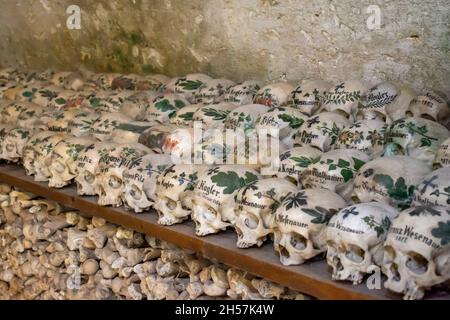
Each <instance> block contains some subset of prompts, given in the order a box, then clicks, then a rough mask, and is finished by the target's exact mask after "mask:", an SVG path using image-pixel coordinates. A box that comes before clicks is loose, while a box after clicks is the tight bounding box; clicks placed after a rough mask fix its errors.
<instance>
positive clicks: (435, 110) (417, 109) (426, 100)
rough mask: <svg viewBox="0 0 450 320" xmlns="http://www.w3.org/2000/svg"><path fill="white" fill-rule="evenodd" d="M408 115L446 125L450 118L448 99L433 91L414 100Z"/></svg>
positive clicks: (407, 112)
mask: <svg viewBox="0 0 450 320" xmlns="http://www.w3.org/2000/svg"><path fill="white" fill-rule="evenodd" d="M406 115H407V116H413V117H417V118H425V119H429V120H431V121H436V122H439V123H440V124H443V125H445V124H447V123H448V120H449V117H450V107H449V106H448V105H447V101H446V97H445V98H444V97H443V96H440V95H439V94H438V93H436V92H432V91H431V92H427V93H425V94H424V95H422V96H418V97H416V98H415V99H413V100H412V101H411V104H410V105H409V109H408V111H406Z"/></svg>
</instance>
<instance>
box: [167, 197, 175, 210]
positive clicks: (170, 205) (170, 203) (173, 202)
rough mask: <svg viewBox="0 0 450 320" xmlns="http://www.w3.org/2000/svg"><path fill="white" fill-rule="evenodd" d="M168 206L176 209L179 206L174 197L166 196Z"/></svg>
mask: <svg viewBox="0 0 450 320" xmlns="http://www.w3.org/2000/svg"><path fill="white" fill-rule="evenodd" d="M166 206H167V208H169V210H175V209H176V208H177V202H176V201H173V200H172V199H169V198H166Z"/></svg>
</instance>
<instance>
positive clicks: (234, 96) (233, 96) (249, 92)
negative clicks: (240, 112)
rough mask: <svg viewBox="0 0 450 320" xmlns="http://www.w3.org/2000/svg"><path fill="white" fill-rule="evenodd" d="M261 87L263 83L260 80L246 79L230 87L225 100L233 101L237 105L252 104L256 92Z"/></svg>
mask: <svg viewBox="0 0 450 320" xmlns="http://www.w3.org/2000/svg"><path fill="white" fill-rule="evenodd" d="M259 89H261V84H260V83H259V82H258V81H255V80H247V81H244V82H242V83H240V84H238V85H235V86H233V87H231V88H229V89H228V90H227V92H226V93H225V96H224V101H225V102H230V103H233V104H235V105H246V104H251V103H252V102H253V98H254V96H255V94H256V93H257V92H258V90H259Z"/></svg>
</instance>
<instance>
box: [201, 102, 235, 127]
mask: <svg viewBox="0 0 450 320" xmlns="http://www.w3.org/2000/svg"><path fill="white" fill-rule="evenodd" d="M237 107H238V106H237V105H235V104H232V103H228V102H221V103H218V104H215V105H214V106H203V107H201V108H200V109H198V110H197V111H196V112H195V113H194V115H193V120H194V121H201V122H202V123H203V125H204V126H205V129H207V128H211V129H215V128H223V127H224V125H225V120H226V119H227V117H228V115H229V114H230V113H231V111H233V110H235V109H236V108H237Z"/></svg>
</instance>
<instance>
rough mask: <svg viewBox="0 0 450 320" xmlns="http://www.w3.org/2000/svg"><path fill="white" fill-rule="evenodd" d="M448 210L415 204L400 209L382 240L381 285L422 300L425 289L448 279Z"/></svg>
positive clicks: (449, 219)
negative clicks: (402, 209)
mask: <svg viewBox="0 0 450 320" xmlns="http://www.w3.org/2000/svg"><path fill="white" fill-rule="evenodd" d="M449 261H450V210H449V207H448V206H445V207H440V206H418V207H413V208H410V209H407V210H404V211H402V212H401V213H400V214H399V216H398V217H397V218H396V219H395V220H394V221H393V223H392V226H391V228H390V230H389V233H388V235H387V238H386V241H385V243H384V261H383V273H385V274H386V275H387V280H386V282H385V283H384V286H385V287H386V288H387V289H389V290H391V291H394V292H397V293H401V294H403V299H406V300H413V299H422V298H423V296H424V295H425V291H426V290H429V289H431V288H432V287H433V286H436V285H439V284H444V283H446V282H447V281H448V280H450V265H449V263H448V262H449Z"/></svg>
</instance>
